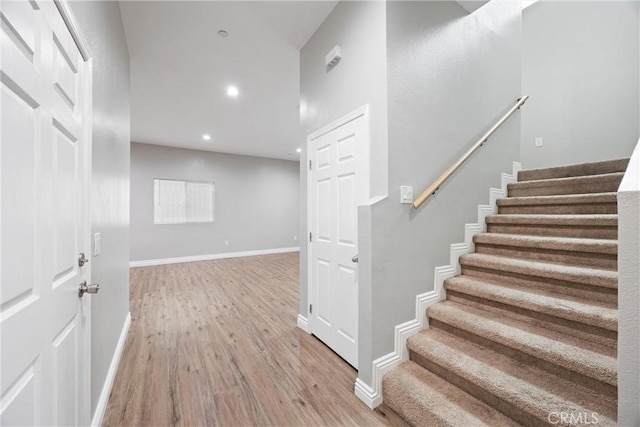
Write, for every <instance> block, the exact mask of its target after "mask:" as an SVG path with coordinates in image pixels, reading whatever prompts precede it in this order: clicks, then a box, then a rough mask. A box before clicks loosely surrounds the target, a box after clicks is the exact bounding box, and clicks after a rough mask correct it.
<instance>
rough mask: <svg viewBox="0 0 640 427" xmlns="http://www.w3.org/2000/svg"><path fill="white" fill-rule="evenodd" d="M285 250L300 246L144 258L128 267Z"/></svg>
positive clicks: (274, 252)
mask: <svg viewBox="0 0 640 427" xmlns="http://www.w3.org/2000/svg"><path fill="white" fill-rule="evenodd" d="M286 252H300V248H299V247H291V248H275V249H260V250H257V251H244V252H224V253H220V254H207V255H193V256H182V257H175V258H158V259H145V260H141V261H130V262H129V267H149V266H152V265H164V264H179V263H182V262H194V261H209V260H212V259H225V258H241V257H247V256H256V255H272V254H282V253H286Z"/></svg>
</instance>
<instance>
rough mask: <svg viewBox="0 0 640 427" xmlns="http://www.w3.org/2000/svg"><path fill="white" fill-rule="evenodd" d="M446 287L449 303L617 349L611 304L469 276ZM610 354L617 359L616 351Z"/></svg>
mask: <svg viewBox="0 0 640 427" xmlns="http://www.w3.org/2000/svg"><path fill="white" fill-rule="evenodd" d="M444 287H445V289H446V290H447V299H448V300H449V301H453V302H459V303H462V304H468V305H471V306H473V307H478V308H482V309H484V310H487V311H491V312H492V313H495V314H497V315H500V316H507V317H510V318H512V319H516V320H522V321H525V322H529V323H531V324H534V325H537V326H540V327H543V328H547V329H550V330H554V331H557V332H561V333H565V334H568V335H571V336H574V337H576V338H579V339H586V340H589V341H591V342H595V343H598V344H601V345H606V346H608V347H610V348H612V349H615V346H616V342H617V338H618V333H617V331H618V317H617V310H616V309H615V307H612V305H611V304H607V303H598V302H593V301H586V300H583V299H580V298H575V297H570V296H566V295H558V294H552V293H548V292H540V291H536V290H533V289H526V288H521V287H518V286H508V285H498V284H495V283H491V282H487V281H483V280H478V279H476V278H472V277H469V276H456V277H452V278H450V279H447V280H446V281H445V283H444ZM608 354H609V355H612V356H615V350H612V351H611V352H609V353H608Z"/></svg>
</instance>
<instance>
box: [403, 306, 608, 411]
mask: <svg viewBox="0 0 640 427" xmlns="http://www.w3.org/2000/svg"><path fill="white" fill-rule="evenodd" d="M429 327H431V328H438V329H441V330H443V331H446V332H448V333H450V334H452V335H457V336H459V337H460V338H462V339H464V340H466V341H468V342H473V343H475V344H478V345H481V346H483V347H485V348H488V349H490V350H493V351H496V352H497V353H500V354H502V355H504V356H507V357H510V358H512V359H515V360H518V361H520V362H522V363H524V364H526V365H530V366H535V367H536V368H539V369H542V370H545V371H547V372H550V373H551V374H554V375H557V376H559V377H561V378H564V379H567V380H569V381H571V382H573V383H576V384H580V385H582V386H584V387H587V388H589V389H590V390H593V391H595V392H597V393H600V394H603V395H605V396H610V397H612V398H617V395H618V388H617V387H616V386H614V385H611V384H608V383H605V382H603V381H600V380H598V379H595V378H592V377H590V376H587V375H584V374H582V373H580V372H576V371H573V370H570V369H568V368H566V367H564V366H560V365H557V364H555V363H552V362H549V361H547V360H544V359H541V358H539V357H535V356H533V355H531V354H528V353H525V352H523V351H520V350H518V349H515V348H512V347H508V346H506V345H503V344H500V343H498V342H494V341H491V340H489V339H487V338H485V337H481V336H479V335H476V334H473V333H471V332H469V331H466V330H462V329H459V328H457V327H455V326H452V325H449V324H447V323H444V322H441V321H440V320H438V319H435V318H433V317H430V318H429ZM412 360H414V359H412ZM414 362H416V363H419V362H418V361H417V360H414ZM419 364H420V363H419ZM425 368H426V367H425ZM474 396H475V395H474ZM475 397H476V398H477V397H478V396H475Z"/></svg>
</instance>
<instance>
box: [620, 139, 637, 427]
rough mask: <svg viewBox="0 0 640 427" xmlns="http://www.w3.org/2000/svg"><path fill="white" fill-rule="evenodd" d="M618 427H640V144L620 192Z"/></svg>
mask: <svg viewBox="0 0 640 427" xmlns="http://www.w3.org/2000/svg"><path fill="white" fill-rule="evenodd" d="M618 236H619V242H618V274H619V276H618V424H619V425H621V426H637V425H640V340H639V339H638V337H640V288H639V287H638V282H639V281H640V279H639V278H640V142H638V145H637V146H636V148H635V150H634V152H633V156H632V157H631V161H630V162H629V166H628V168H627V171H626V173H625V175H624V179H623V180H622V183H621V184H620V189H619V190H618Z"/></svg>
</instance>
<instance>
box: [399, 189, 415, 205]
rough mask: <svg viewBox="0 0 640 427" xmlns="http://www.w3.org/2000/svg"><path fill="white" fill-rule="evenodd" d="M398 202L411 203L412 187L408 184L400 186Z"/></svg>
mask: <svg viewBox="0 0 640 427" xmlns="http://www.w3.org/2000/svg"><path fill="white" fill-rule="evenodd" d="M400 203H402V204H411V203H413V187H410V186H408V185H402V186H400Z"/></svg>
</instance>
